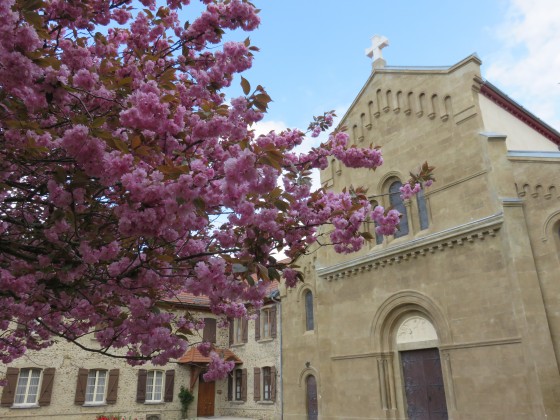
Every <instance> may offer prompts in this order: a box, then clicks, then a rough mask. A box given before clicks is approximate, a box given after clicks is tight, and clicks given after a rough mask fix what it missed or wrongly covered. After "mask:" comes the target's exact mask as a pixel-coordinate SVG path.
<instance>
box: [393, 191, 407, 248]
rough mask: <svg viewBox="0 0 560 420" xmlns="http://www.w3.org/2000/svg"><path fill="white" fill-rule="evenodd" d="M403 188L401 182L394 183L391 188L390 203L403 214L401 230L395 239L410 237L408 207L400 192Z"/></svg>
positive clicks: (400, 224)
mask: <svg viewBox="0 0 560 420" xmlns="http://www.w3.org/2000/svg"><path fill="white" fill-rule="evenodd" d="M401 187H402V183H401V182H400V181H395V182H393V183H392V184H391V186H390V187H389V202H390V203H391V207H393V208H394V209H395V210H397V211H398V212H399V213H400V214H402V217H401V221H400V222H399V230H397V231H396V232H395V238H400V237H401V236H405V235H408V218H407V215H406V207H405V205H404V202H403V199H402V198H401V192H400V190H399V189H400V188H401Z"/></svg>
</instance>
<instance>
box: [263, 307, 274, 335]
mask: <svg viewBox="0 0 560 420" xmlns="http://www.w3.org/2000/svg"><path fill="white" fill-rule="evenodd" d="M261 326H262V334H261V338H270V337H271V331H272V309H271V308H265V309H263V310H262V311H261Z"/></svg>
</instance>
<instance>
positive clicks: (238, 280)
mask: <svg viewBox="0 0 560 420" xmlns="http://www.w3.org/2000/svg"><path fill="white" fill-rule="evenodd" d="M202 3H203V6H204V10H203V11H202V13H200V14H199V15H198V16H191V14H192V12H191V11H190V9H191V8H192V7H191V6H189V0H167V3H166V4H156V1H155V0H140V1H138V2H136V1H135V2H132V1H131V0H88V1H74V0H70V1H69V0H0V328H1V330H2V332H1V333H0V334H1V335H0V360H1V361H2V362H4V363H9V362H10V361H12V360H13V359H15V358H18V357H20V356H22V355H23V354H24V353H25V352H26V351H27V350H28V349H34V350H39V349H43V348H45V347H48V346H50V345H51V344H52V343H53V341H54V340H56V339H58V338H62V339H66V340H70V341H73V342H75V343H76V345H79V346H81V347H83V348H86V349H88V350H91V351H97V352H101V353H105V354H109V355H112V356H113V357H122V358H126V359H127V360H128V361H129V362H130V363H143V362H144V361H146V360H152V362H153V363H156V364H163V363H166V362H167V361H168V360H169V359H170V358H177V357H179V356H181V355H182V354H183V353H184V351H185V349H186V348H187V346H188V345H189V339H190V336H189V335H190V334H191V333H192V331H193V329H194V328H195V327H196V320H195V319H194V318H193V317H192V316H191V314H189V313H188V312H185V313H171V312H167V311H165V310H163V309H161V308H160V302H162V301H165V300H169V299H173V298H174V297H175V296H176V295H177V294H178V293H179V292H189V293H193V294H196V295H201V294H203V295H207V296H208V297H209V299H210V302H211V309H212V311H213V312H214V313H215V314H217V315H223V316H224V317H243V316H246V315H247V313H246V307H245V305H244V303H247V302H248V303H250V304H252V305H253V306H254V307H259V306H260V305H261V304H262V300H263V298H264V293H265V284H266V282H267V281H270V280H272V279H280V277H281V276H283V277H284V278H285V281H286V283H287V284H288V285H292V286H293V285H294V284H295V283H296V282H297V281H298V279H299V278H301V274H300V273H299V272H298V271H297V266H294V265H293V264H294V263H293V262H294V261H296V260H297V258H298V256H300V255H302V254H303V253H305V252H306V251H307V250H308V247H309V246H310V245H311V244H313V243H315V242H316V241H317V240H318V238H319V237H320V234H319V233H318V232H319V231H318V229H319V228H320V227H322V226H325V225H329V229H325V230H324V231H325V232H327V231H328V233H324V234H323V236H325V235H326V236H327V237H328V239H329V242H330V243H331V244H332V245H334V247H335V248H336V250H337V251H338V252H353V251H356V250H358V249H360V247H361V246H362V245H363V243H364V241H365V240H367V239H370V238H369V237H368V234H367V233H363V232H361V230H360V229H361V227H362V226H363V223H364V222H370V223H376V225H377V229H378V231H379V232H382V233H384V234H392V233H394V230H395V228H396V226H397V224H398V220H399V218H398V216H399V215H398V213H397V212H396V211H394V210H391V211H385V210H384V209H383V208H380V207H378V208H376V209H372V208H371V206H370V203H369V201H368V197H367V192H366V191H365V190H363V189H359V188H356V189H352V188H350V189H348V190H345V191H343V192H340V193H335V192H331V191H325V190H323V189H320V190H318V191H312V190H311V187H310V178H309V175H310V171H311V170H313V169H315V168H325V167H326V166H327V162H328V161H329V159H330V158H331V157H335V158H337V159H338V160H340V161H341V162H342V163H343V164H344V165H346V166H348V167H353V168H369V169H372V170H374V169H375V168H376V167H378V166H379V165H381V164H382V161H383V160H382V157H381V152H380V150H379V149H378V148H377V147H374V146H371V147H365V148H359V147H356V146H353V145H350V144H349V142H348V136H347V134H346V133H344V132H343V131H338V132H334V133H332V134H331V135H330V136H329V138H328V141H326V142H325V143H323V144H322V145H321V146H320V147H316V148H313V149H312V150H311V151H310V152H308V153H303V154H301V153H300V154H298V153H296V152H295V151H294V148H295V147H296V146H298V145H299V144H301V143H302V141H304V139H305V135H306V134H305V133H304V132H302V131H300V130H286V131H284V132H281V133H276V132H270V133H269V134H267V135H261V136H256V135H255V132H254V127H255V123H257V122H258V121H260V120H261V119H262V118H263V114H264V113H265V112H266V110H267V105H268V103H269V101H270V98H269V96H268V95H267V93H266V92H265V90H264V89H263V88H262V87H261V86H260V85H259V86H256V87H254V88H252V87H251V84H250V83H249V81H248V80H246V79H244V78H242V77H239V76H238V74H239V73H241V72H243V71H244V70H247V69H248V68H249V67H250V66H251V63H252V60H253V55H254V53H255V52H256V51H257V48H256V47H254V46H252V45H251V44H250V41H249V39H246V40H245V41H242V42H233V41H228V42H225V41H224V40H223V36H224V34H225V33H226V31H233V30H243V31H251V30H253V29H255V28H256V27H257V26H258V25H259V17H258V11H257V10H256V9H255V7H254V5H252V4H251V3H249V2H248V1H246V0H224V1H222V0H202ZM185 16H186V18H187V19H189V20H188V21H185ZM237 33H238V31H236V32H235V34H237ZM234 80H237V82H236V83H238V82H239V81H240V82H241V86H242V89H243V92H244V95H243V96H241V97H238V98H233V99H229V98H227V97H226V95H225V94H224V89H225V88H227V87H228V86H230V85H231V83H232V82H233V81H234ZM332 117H333V115H332V113H326V114H325V115H323V116H321V117H316V118H315V119H314V120H313V122H312V123H311V125H310V127H309V130H308V132H309V133H310V134H311V135H312V136H317V135H318V134H319V133H320V132H321V131H325V130H329V128H330V126H331V125H332ZM431 179H432V178H431V168H429V167H428V166H427V165H425V166H424V167H423V168H422V170H421V171H420V173H419V174H417V175H416V176H414V177H413V179H412V180H411V181H410V183H409V184H407V185H406V186H405V187H406V188H407V189H406V191H403V194H405V195H407V196H408V197H409V196H410V194H413V193H414V192H417V191H418V189H419V188H420V187H421V185H422V183H424V182H426V181H428V182H431ZM321 231H323V230H321ZM323 242H324V241H323ZM278 251H282V252H284V253H285V254H286V255H287V256H288V257H289V258H290V260H291V261H292V263H291V264H289V263H281V262H279V261H277V260H276V259H275V258H274V256H273V255H275V254H274V253H275V252H278ZM254 278H258V279H260V281H259V282H255V281H254V280H253V279H254ZM88 334H93V335H94V336H95V339H96V340H97V344H96V345H91V344H87V345H86V344H84V343H90V341H88V340H80V338H81V337H83V336H85V335H88ZM215 366H216V369H215V372H218V373H217V374H216V375H217V376H216V377H218V376H220V375H222V376H223V374H224V373H223V372H226V373H227V369H223V364H222V365H220V362H218V361H216V362H215ZM219 372H221V373H219Z"/></svg>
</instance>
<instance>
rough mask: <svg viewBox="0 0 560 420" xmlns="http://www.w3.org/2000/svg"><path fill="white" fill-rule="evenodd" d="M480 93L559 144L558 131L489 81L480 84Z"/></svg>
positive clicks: (559, 135)
mask: <svg viewBox="0 0 560 420" xmlns="http://www.w3.org/2000/svg"><path fill="white" fill-rule="evenodd" d="M480 94H481V95H483V96H484V97H486V98H488V99H490V100H491V101H492V102H494V103H495V104H496V105H498V106H499V107H500V108H502V109H504V110H505V111H507V112H509V113H510V114H511V115H513V116H514V117H516V118H517V119H519V120H521V121H523V122H524V123H525V124H527V125H528V126H529V127H531V128H532V129H533V130H535V131H536V132H537V133H539V134H541V135H542V136H544V137H546V138H547V139H549V140H550V141H552V142H553V143H555V144H556V145H558V146H560V133H559V132H558V131H556V130H555V129H554V128H552V127H551V126H550V125H548V124H546V123H545V122H544V121H542V120H541V119H540V118H538V117H536V116H535V115H534V114H532V113H531V112H529V111H527V109H525V108H523V107H522V106H521V105H519V104H518V103H517V102H515V101H514V100H513V99H511V98H510V97H509V96H507V95H506V94H505V93H504V92H502V91H501V90H500V89H498V88H497V87H496V86H494V85H493V84H492V83H490V82H489V81H487V80H485V81H484V82H483V83H482V85H481V86H480Z"/></svg>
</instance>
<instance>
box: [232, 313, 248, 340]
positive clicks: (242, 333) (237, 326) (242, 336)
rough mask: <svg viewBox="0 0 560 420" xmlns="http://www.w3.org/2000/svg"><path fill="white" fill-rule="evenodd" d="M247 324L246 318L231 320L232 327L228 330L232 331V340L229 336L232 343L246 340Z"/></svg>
mask: <svg viewBox="0 0 560 420" xmlns="http://www.w3.org/2000/svg"><path fill="white" fill-rule="evenodd" d="M247 326H248V325H247V320H246V319H244V318H241V319H239V318H236V319H234V320H233V328H231V329H230V332H232V333H233V340H231V337H230V341H231V342H232V344H241V343H246V342H247V339H248V330H247Z"/></svg>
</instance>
